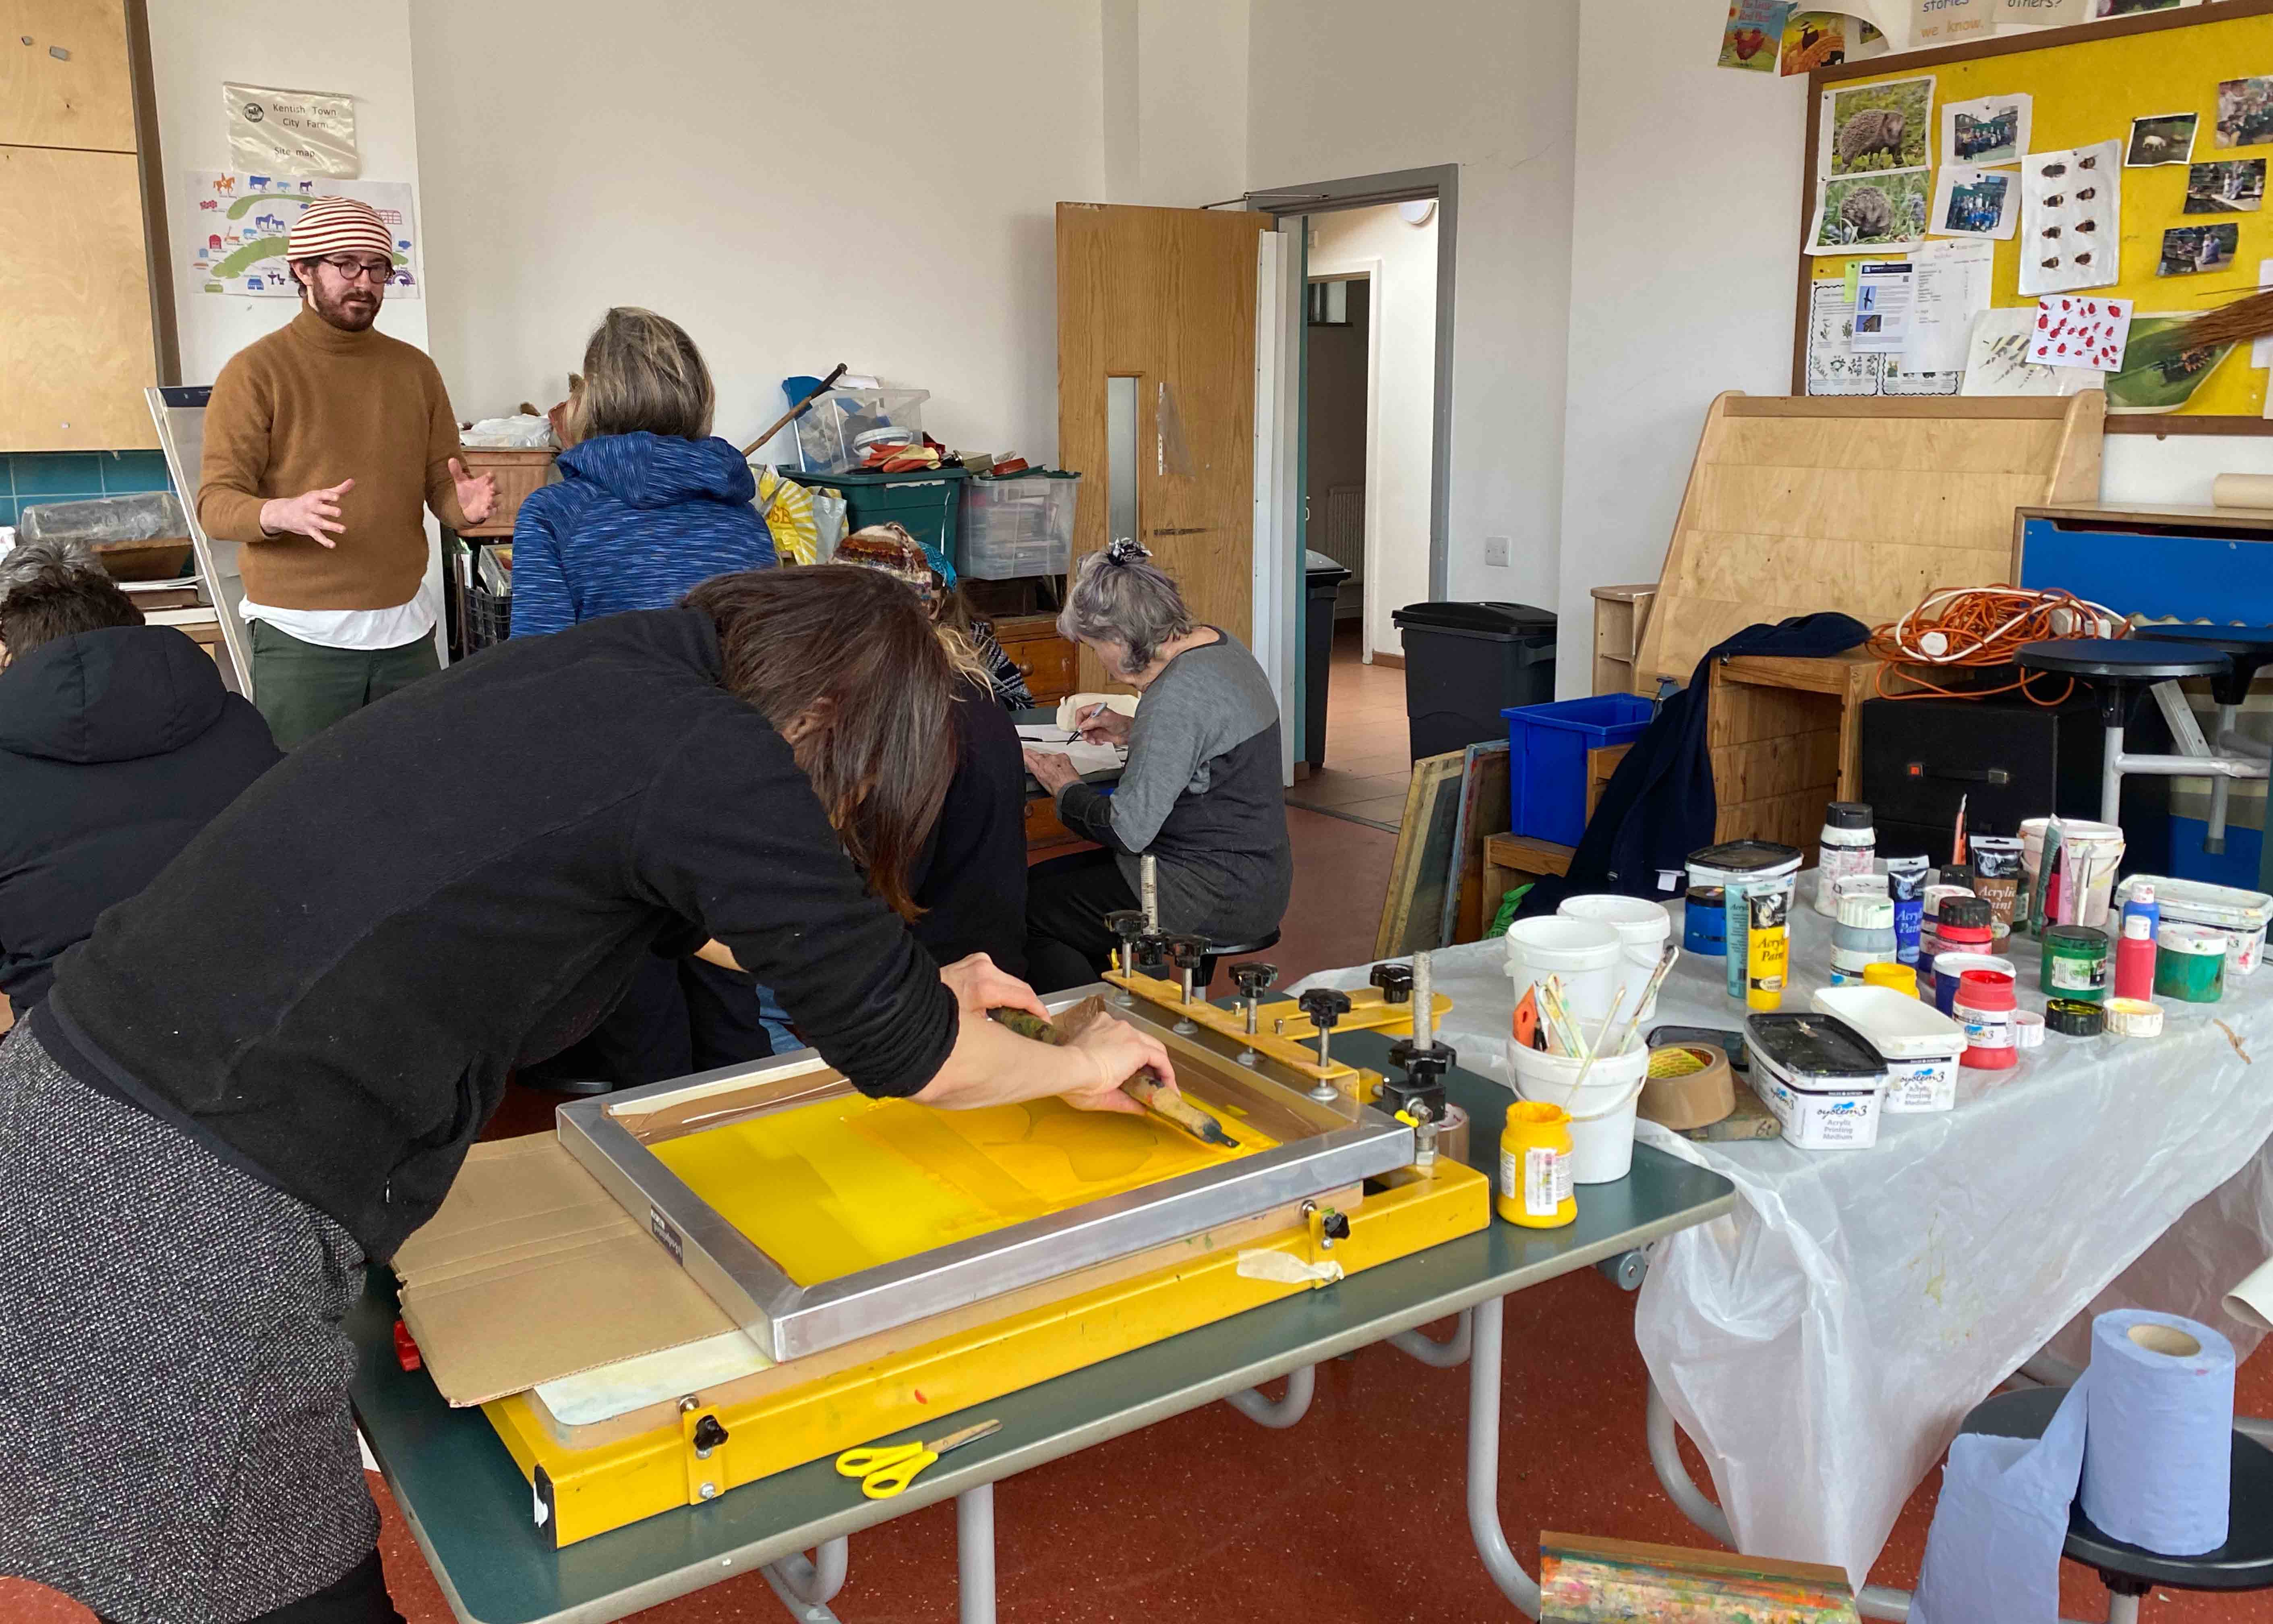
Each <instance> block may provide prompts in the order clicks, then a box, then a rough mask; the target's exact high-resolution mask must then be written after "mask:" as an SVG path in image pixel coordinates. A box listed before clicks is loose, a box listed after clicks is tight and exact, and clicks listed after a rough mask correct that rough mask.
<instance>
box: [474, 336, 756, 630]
mask: <svg viewBox="0 0 2273 1624" xmlns="http://www.w3.org/2000/svg"><path fill="white" fill-rule="evenodd" d="M716 400H717V394H716V388H715V387H713V385H712V383H711V381H710V371H709V368H708V367H707V366H705V365H703V364H702V356H701V351H699V350H696V349H695V348H694V340H693V339H691V338H689V337H687V335H686V332H685V331H684V330H683V329H682V328H681V327H679V324H678V323H677V322H674V321H671V320H666V319H665V318H664V317H662V316H658V315H656V313H655V312H653V311H648V310H636V309H633V308H631V307H629V306H622V305H619V306H618V307H617V308H616V309H614V310H611V311H610V312H608V313H607V316H606V318H605V319H604V320H602V321H601V323H600V325H599V327H598V329H597V330H596V332H594V333H593V335H592V342H590V343H589V344H588V345H587V346H586V347H585V350H584V371H583V384H582V387H581V388H580V389H578V390H577V391H576V392H575V393H574V395H573V397H572V398H571V400H570V402H569V404H568V410H567V412H566V428H567V431H568V436H569V438H570V439H571V440H573V441H574V443H573V444H571V445H570V446H569V447H568V448H567V449H566V451H563V452H562V453H561V454H560V461H559V470H560V479H559V483H557V484H554V485H546V486H544V488H543V489H541V490H539V491H536V492H534V493H532V494H531V495H530V496H529V497H528V498H527V499H526V500H523V501H522V503H521V511H520V513H519V515H518V516H517V517H516V518H515V519H514V530H513V635H514V636H516V637H528V636H533V635H540V634H542V633H545V632H557V631H561V630H564V629H565V628H568V627H571V626H574V625H575V624H576V623H577V622H578V621H580V620H591V619H593V618H594V617H595V616H597V615H603V614H614V613H619V611H622V610H626V609H664V608H668V607H670V606H671V605H672V604H675V603H677V602H678V601H679V598H682V597H684V596H685V595H686V591H687V590H688V589H689V588H690V587H692V586H694V583H697V582H698V581H707V580H709V578H710V577H711V576H713V575H727V574H731V573H732V572H734V571H737V570H744V569H764V568H769V567H770V566H771V565H772V564H773V562H774V543H773V537H772V536H771V535H770V534H769V532H768V531H767V530H766V522H765V520H764V519H763V518H761V517H760V516H759V514H758V510H757V509H756V508H754V507H753V506H752V505H751V503H752V501H753V500H754V498H755V497H756V496H757V493H758V487H757V481H756V480H755V478H754V477H753V476H752V475H751V473H750V468H749V464H748V463H747V462H744V461H743V460H742V455H741V453H740V452H739V451H737V450H735V449H734V447H732V446H731V445H729V444H727V442H726V441H724V440H720V439H718V438H717V437H716V435H714V434H712V433H711V432H710V414H711V411H712V410H713V408H714V407H715V406H716Z"/></svg>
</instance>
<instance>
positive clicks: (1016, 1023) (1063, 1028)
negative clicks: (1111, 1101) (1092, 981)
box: [987, 999, 1239, 1150]
mask: <svg viewBox="0 0 2273 1624" xmlns="http://www.w3.org/2000/svg"><path fill="white" fill-rule="evenodd" d="M1089 1002H1091V1003H1093V1004H1097V1005H1098V1008H1097V1010H1096V1011H1095V1013H1096V1014H1103V1013H1104V1012H1105V1010H1104V1005H1103V1004H1102V1002H1101V1001H1099V1000H1097V999H1091V1000H1090V1001H1089ZM987 1013H988V1014H989V1015H991V1016H993V1017H994V1019H996V1020H998V1021H1000V1022H1001V1023H1002V1025H1004V1026H1008V1027H1009V1029H1010V1030H1011V1031H1013V1032H1015V1033H1016V1034H1018V1035H1019V1036H1020V1037H1022V1038H1031V1039H1033V1040H1034V1041H1036V1042H1038V1043H1050V1044H1055V1045H1058V1046H1061V1047H1062V1046H1063V1045H1064V1044H1066V1043H1067V1042H1069V1041H1071V1039H1072V1034H1073V1033H1075V1032H1077V1031H1079V1030H1080V1029H1081V1028H1082V1027H1083V1026H1086V1025H1087V1024H1088V1021H1087V1020H1085V1019H1078V1018H1079V1017H1081V1016H1082V1015H1083V1013H1084V1006H1083V1005H1081V1004H1076V1005H1075V1006H1074V1007H1073V1008H1072V1009H1070V1010H1068V1011H1066V1012H1065V1019H1064V1021H1063V1024H1061V1025H1058V1026H1054V1025H1052V1024H1051V1023H1050V1022H1048V1021H1046V1020H1042V1019H1038V1018H1037V1017H1035V1016H1032V1015H1029V1014H1028V1013H1027V1012H1026V1011H1024V1010H1008V1009H1005V1010H989V1011H987ZM1092 1018H1093V1017H1092ZM1121 1093H1123V1094H1127V1095H1128V1096H1129V1098H1130V1099H1132V1100H1134V1101H1137V1104H1139V1105H1141V1106H1143V1107H1144V1109H1146V1110H1148V1111H1150V1112H1151V1113H1152V1115H1153V1116H1158V1117H1159V1118H1160V1120H1161V1121H1163V1122H1170V1123H1174V1124H1175V1125H1176V1126H1177V1127H1179V1128H1182V1130H1183V1131H1184V1132H1187V1133H1189V1134H1190V1135H1191V1136H1192V1137H1193V1138H1194V1139H1197V1140H1199V1141H1200V1142H1201V1143H1202V1144H1204V1145H1212V1146H1214V1147H1216V1148H1218V1149H1219V1150H1237V1149H1238V1148H1239V1141H1238V1140H1237V1139H1234V1138H1232V1137H1231V1135H1230V1134H1228V1133H1226V1132H1224V1131H1223V1124H1221V1123H1219V1122H1218V1121H1217V1120H1216V1119H1215V1118H1214V1117H1213V1116H1210V1115H1209V1114H1208V1113H1207V1112H1205V1111H1204V1110H1202V1109H1200V1108H1199V1107H1198V1106H1197V1105H1194V1104H1193V1103H1192V1102H1191V1101H1189V1100H1187V1099H1186V1098H1184V1096H1183V1095H1182V1094H1179V1093H1178V1092H1177V1091H1176V1090H1174V1089H1173V1088H1171V1087H1169V1086H1167V1084H1166V1083H1164V1082H1162V1081H1161V1080H1160V1079H1159V1076H1158V1075H1157V1074H1156V1073H1155V1072H1154V1071H1152V1067H1150V1066H1147V1067H1145V1068H1144V1070H1143V1071H1139V1072H1137V1075H1136V1076H1134V1077H1132V1078H1130V1079H1129V1080H1128V1081H1126V1082H1124V1083H1122V1084H1121Z"/></svg>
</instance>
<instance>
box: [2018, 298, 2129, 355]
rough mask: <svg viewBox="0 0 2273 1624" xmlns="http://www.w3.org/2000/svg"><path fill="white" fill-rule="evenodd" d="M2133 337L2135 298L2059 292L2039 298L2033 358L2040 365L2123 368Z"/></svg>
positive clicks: (2031, 342)
mask: <svg viewBox="0 0 2273 1624" xmlns="http://www.w3.org/2000/svg"><path fill="white" fill-rule="evenodd" d="M2130 340H2131V301H2130V300H2129V299H2106V298H2101V297H2098V296H2097V295H2095V294H2086V293H2058V294H2051V295H2048V296H2046V297H2044V298H2042V299H2039V300H2037V333H2036V337H2035V338H2034V339H2032V340H2031V341H2030V342H2029V360H2031V361H2033V362H2034V363H2036V364H2037V365H2038V366H2088V367H2090V368H2091V369H2092V370H2093V371H2095V372H2121V371H2122V370H2123V351H2124V349H2125V347H2126V346H2127V344H2128V343H2129V342H2130Z"/></svg>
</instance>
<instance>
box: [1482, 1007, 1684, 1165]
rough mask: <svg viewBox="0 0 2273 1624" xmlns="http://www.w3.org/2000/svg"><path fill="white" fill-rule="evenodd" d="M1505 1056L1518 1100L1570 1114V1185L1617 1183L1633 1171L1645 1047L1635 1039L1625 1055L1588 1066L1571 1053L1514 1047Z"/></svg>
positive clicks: (1645, 1068) (1645, 1073) (1646, 1070)
mask: <svg viewBox="0 0 2273 1624" xmlns="http://www.w3.org/2000/svg"><path fill="white" fill-rule="evenodd" d="M1507 1058H1508V1064H1509V1071H1510V1077H1509V1081H1511V1082H1512V1083H1513V1084H1514V1086H1515V1092H1516V1094H1517V1096H1518V1097H1519V1098H1520V1099H1525V1100H1534V1101H1538V1102H1539V1103H1540V1104H1542V1105H1552V1106H1555V1107H1557V1108H1558V1109H1561V1110H1563V1111H1564V1112H1565V1113H1567V1114H1568V1116H1569V1117H1570V1122H1571V1177H1572V1181H1573V1182H1574V1183H1577V1184H1616V1183H1617V1181H1618V1180H1619V1179H1621V1178H1624V1177H1625V1176H1626V1175H1627V1174H1628V1173H1629V1172H1631V1171H1632V1169H1633V1138H1634V1112H1635V1108H1636V1106H1637V1105H1638V1104H1639V1102H1640V1100H1641V1091H1642V1087H1643V1085H1645V1084H1646V1083H1647V1082H1648V1081H1649V1046H1648V1045H1647V1044H1646V1043H1644V1042H1643V1041H1641V1039H1640V1038H1639V1037H1636V1038H1634V1039H1633V1040H1632V1042H1631V1043H1630V1044H1629V1046H1628V1047H1627V1049H1626V1051H1625V1052H1624V1054H1622V1055H1604V1056H1602V1058H1601V1059H1599V1060H1597V1061H1595V1062H1594V1064H1593V1065H1592V1066H1589V1065H1588V1064H1587V1063H1586V1062H1585V1061H1584V1060H1580V1059H1577V1058H1574V1057H1573V1056H1569V1055H1550V1054H1548V1053H1547V1052H1546V1051H1544V1050H1543V1049H1523V1048H1519V1047H1517V1046H1515V1045H1513V1044H1511V1045H1509V1047H1508V1050H1507ZM1582 1077H1583V1078H1584V1079H1585V1080H1584V1081H1583V1082H1582V1081H1581V1080H1580V1079H1581V1078H1582Z"/></svg>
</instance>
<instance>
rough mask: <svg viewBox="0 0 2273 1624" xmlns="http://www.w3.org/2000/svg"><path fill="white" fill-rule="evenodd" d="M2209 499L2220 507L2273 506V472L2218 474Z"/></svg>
mask: <svg viewBox="0 0 2273 1624" xmlns="http://www.w3.org/2000/svg"><path fill="white" fill-rule="evenodd" d="M2209 500H2211V501H2212V502H2214V503H2216V504H2217V506H2218V507H2220V508H2273V474H2220V475H2219V476H2218V477H2217V478H2216V479H2215V480H2213V481H2212V482H2211V484H2210V487H2209Z"/></svg>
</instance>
